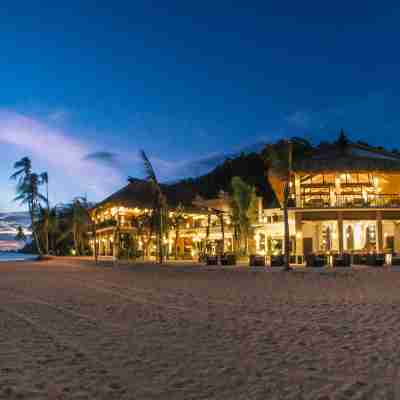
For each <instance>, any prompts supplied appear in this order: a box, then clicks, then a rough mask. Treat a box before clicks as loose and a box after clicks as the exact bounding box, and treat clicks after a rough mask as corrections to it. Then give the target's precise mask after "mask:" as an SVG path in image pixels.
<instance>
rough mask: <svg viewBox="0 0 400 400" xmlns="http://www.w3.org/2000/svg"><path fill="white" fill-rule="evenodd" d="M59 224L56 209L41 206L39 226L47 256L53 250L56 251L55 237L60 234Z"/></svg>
mask: <svg viewBox="0 0 400 400" xmlns="http://www.w3.org/2000/svg"><path fill="white" fill-rule="evenodd" d="M58 222H59V221H58V215H57V209H56V208H52V209H51V208H48V207H42V206H39V213H38V220H37V226H38V232H39V236H40V237H41V239H42V243H43V248H44V250H45V252H46V254H49V253H50V251H51V250H55V237H56V235H57V234H59V233H60V232H59V223H58Z"/></svg>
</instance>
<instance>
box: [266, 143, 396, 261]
mask: <svg viewBox="0 0 400 400" xmlns="http://www.w3.org/2000/svg"><path fill="white" fill-rule="evenodd" d="M289 207H290V208H289V227H290V229H289V230H290V237H291V246H290V247H291V254H292V255H296V256H301V257H304V256H305V255H307V254H309V253H335V252H336V253H340V254H342V253H370V252H376V253H389V252H390V253H391V252H400V155H399V154H397V153H393V152H388V151H384V150H383V149H380V148H373V147H370V146H367V145H362V144H358V143H345V144H341V143H335V144H326V145H321V146H320V147H318V148H315V149H314V150H313V151H312V154H311V155H310V156H308V157H305V158H304V159H302V160H300V161H298V162H296V163H294V165H293V171H292V173H291V182H290V200H289ZM264 223H265V240H266V242H265V248H266V252H267V254H274V253H275V254H276V253H277V252H280V251H282V247H283V246H282V240H283V217H282V211H281V210H280V209H269V210H265V211H264Z"/></svg>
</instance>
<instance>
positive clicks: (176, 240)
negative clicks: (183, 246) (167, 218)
mask: <svg viewBox="0 0 400 400" xmlns="http://www.w3.org/2000/svg"><path fill="white" fill-rule="evenodd" d="M178 240H179V224H177V225H176V227H175V260H177V259H178Z"/></svg>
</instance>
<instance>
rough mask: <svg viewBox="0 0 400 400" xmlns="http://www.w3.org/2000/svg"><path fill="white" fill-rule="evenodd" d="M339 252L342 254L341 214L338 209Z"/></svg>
mask: <svg viewBox="0 0 400 400" xmlns="http://www.w3.org/2000/svg"><path fill="white" fill-rule="evenodd" d="M337 218H338V219H337V224H338V239H339V254H343V214H342V213H341V212H340V211H339V212H338V215H337Z"/></svg>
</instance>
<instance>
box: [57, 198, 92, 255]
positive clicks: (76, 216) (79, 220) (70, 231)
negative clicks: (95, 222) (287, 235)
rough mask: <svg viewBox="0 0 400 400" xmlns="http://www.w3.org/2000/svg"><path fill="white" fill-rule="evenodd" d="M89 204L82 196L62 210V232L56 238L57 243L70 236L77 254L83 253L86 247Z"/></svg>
mask: <svg viewBox="0 0 400 400" xmlns="http://www.w3.org/2000/svg"><path fill="white" fill-rule="evenodd" d="M88 209H89V205H88V203H87V200H86V199H85V198H84V197H77V198H75V199H74V200H73V201H72V203H70V204H68V205H67V206H66V207H65V209H64V210H63V215H62V217H61V218H62V219H63V225H64V228H63V233H62V234H61V236H60V237H59V238H58V241H57V242H58V243H60V242H61V241H63V240H64V239H66V238H67V237H68V236H72V240H73V244H74V249H75V252H76V254H77V255H84V254H85V249H86V247H87V232H88V230H89V226H90V224H91V222H90V218H89V213H88Z"/></svg>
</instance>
